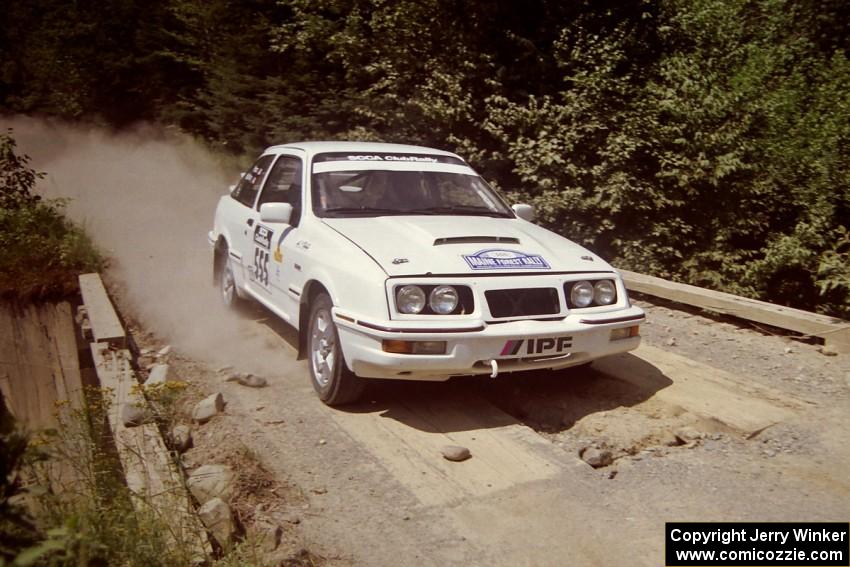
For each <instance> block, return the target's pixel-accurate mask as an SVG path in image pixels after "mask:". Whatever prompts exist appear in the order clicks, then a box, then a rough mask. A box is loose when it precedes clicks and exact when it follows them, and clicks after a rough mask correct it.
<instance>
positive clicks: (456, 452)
mask: <svg viewBox="0 0 850 567" xmlns="http://www.w3.org/2000/svg"><path fill="white" fill-rule="evenodd" d="M440 452H441V453H443V457H444V458H445V459H447V460H449V461H455V462H460V461H465V460H466V459H468V458H470V457H471V456H472V453H470V452H469V449H467V448H466V447H461V446H460V445H446V446H445V447H443V448H442V449H440Z"/></svg>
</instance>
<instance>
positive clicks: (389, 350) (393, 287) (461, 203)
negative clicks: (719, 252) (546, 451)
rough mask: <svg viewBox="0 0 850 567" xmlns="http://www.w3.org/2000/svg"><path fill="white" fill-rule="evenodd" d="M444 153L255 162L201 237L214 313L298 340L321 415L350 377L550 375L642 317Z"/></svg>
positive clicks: (617, 284) (373, 148) (623, 336)
mask: <svg viewBox="0 0 850 567" xmlns="http://www.w3.org/2000/svg"><path fill="white" fill-rule="evenodd" d="M531 221H533V210H532V208H531V207H530V206H528V205H514V206H513V207H512V208H511V207H509V206H508V205H506V204H505V202H504V201H503V200H502V198H501V197H500V196H499V195H498V194H497V193H496V192H495V191H493V190H492V189H491V188H490V187H489V186H488V185H487V183H485V181H484V180H483V179H482V178H481V177H479V175H478V174H477V173H475V171H473V170H472V168H471V167H470V166H469V165H468V164H467V163H466V162H464V161H463V160H462V159H461V158H460V157H458V156H457V155H455V154H452V153H449V152H444V151H440V150H434V149H430V148H424V147H418V146H405V145H396V144H377V143H354V142H305V143H297V144H287V145H281V146H273V147H270V148H268V149H267V150H266V151H265V152H264V153H263V155H262V156H260V158H259V159H258V160H257V161H256V163H254V165H253V166H252V167H251V169H250V170H248V171H247V172H245V173H244V174H243V176H242V179H241V180H240V182H239V183H238V184H237V185H236V186H234V187H233V188H232V189H231V192H230V194H229V195H226V196H224V197H222V198H221V200H220V201H219V203H218V208H217V210H216V213H215V226H214V228H213V230H212V231H211V232H210V233H209V241H210V244H211V246H212V248H213V255H214V260H213V276H214V280H215V282H216V284H217V285H219V286H220V289H221V295H222V297H223V300H224V303H225V304H226V305H228V306H232V305H234V304H235V303H236V302H237V301H238V300H239V299H241V298H252V299H255V300H256V301H259V302H260V303H262V304H263V305H265V306H266V307H267V308H268V309H269V310H271V311H272V312H274V313H276V314H277V315H279V316H280V317H281V318H283V319H284V320H285V321H287V322H289V323H290V324H291V325H292V326H294V327H295V328H296V329H297V330H298V331H299V336H300V351H301V353H302V354H304V355H306V357H307V358H308V359H309V367H310V375H311V376H312V380H313V385H314V386H315V388H316V391H317V392H318V394H319V397H320V398H321V399H322V400H323V401H324V402H325V403H327V404H330V405H335V404H343V403H347V402H351V401H354V400H355V399H356V398H357V397H358V395H359V394H360V393H361V391H362V388H363V380H361V378H395V379H410V380H446V379H448V378H449V377H450V376H459V375H474V374H489V375H492V376H495V375H496V374H498V373H500V372H513V371H517V370H528V369H540V368H544V369H545V368H552V369H557V368H564V367H568V366H576V365H580V364H585V363H589V362H590V361H591V360H593V359H596V358H599V357H602V356H607V355H611V354H615V353H620V352H625V351H628V350H631V349H634V348H636V347H637V346H638V343H639V342H640V336H639V333H638V328H639V327H638V326H639V324H640V323H641V322H642V321H643V320H644V313H643V311H642V310H641V309H640V308H639V307H636V306H633V305H631V303H630V302H629V298H628V295H627V294H626V289H625V287H624V286H623V282H622V280H621V278H620V276H619V274H618V273H617V272H616V271H615V270H614V269H613V268H612V267H611V266H610V265H609V264H607V263H606V262H605V261H603V260H602V259H601V258H599V257H598V256H596V255H595V254H593V253H592V252H589V251H588V250H586V249H584V248H582V247H581V246H578V245H576V244H575V243H573V242H571V241H569V240H567V239H566V238H563V237H561V236H558V235H557V234H554V233H552V232H550V231H548V230H545V229H543V228H540V227H538V226H536V225H535V224H533V223H532V222H531Z"/></svg>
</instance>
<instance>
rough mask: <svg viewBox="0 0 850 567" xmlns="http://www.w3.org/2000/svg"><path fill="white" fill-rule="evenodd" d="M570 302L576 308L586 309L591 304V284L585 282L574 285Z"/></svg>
mask: <svg viewBox="0 0 850 567" xmlns="http://www.w3.org/2000/svg"><path fill="white" fill-rule="evenodd" d="M570 301H571V302H572V304H573V305H575V306H576V307H587V306H588V305H590V304H591V303H593V284H591V283H590V282H589V281H586V280H582V281H580V282H576V283H574V284H573V289H572V291H570Z"/></svg>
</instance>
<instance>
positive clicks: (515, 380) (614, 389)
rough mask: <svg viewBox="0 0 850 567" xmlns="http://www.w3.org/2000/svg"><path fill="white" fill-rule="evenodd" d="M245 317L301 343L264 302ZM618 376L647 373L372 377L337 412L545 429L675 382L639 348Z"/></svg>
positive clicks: (438, 426) (441, 426) (429, 423)
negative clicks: (361, 393) (361, 392)
mask: <svg viewBox="0 0 850 567" xmlns="http://www.w3.org/2000/svg"><path fill="white" fill-rule="evenodd" d="M241 311H242V315H243V316H245V317H246V318H249V319H253V320H254V321H256V322H257V323H258V324H260V325H263V326H265V327H267V328H268V329H270V330H271V331H273V332H274V333H275V334H277V335H278V336H279V337H280V338H281V339H283V340H284V341H286V343H287V344H289V346H291V347H292V348H293V349H296V350H297V348H298V333H297V331H295V329H294V328H293V327H292V326H290V325H289V324H287V323H285V322H284V321H282V320H281V319H280V318H278V317H277V316H276V315H274V314H273V313H271V312H270V311H268V310H267V309H265V308H264V307H262V306H260V305H259V304H257V303H252V304H250V305H246V306H245V307H244V308H243V309H242V310H241ZM609 364H614V365H615V367H616V369H617V374H620V375H626V376H627V375H635V376H640V377H641V380H639V381H637V380H636V381H634V382H627V381H625V380H619V379H617V378H616V377H614V376H611V375H609V374H606V373H603V372H601V371H598V370H594V368H593V367H592V366H590V367H582V368H575V369H569V368H568V369H565V370H557V371H552V370H538V371H531V372H517V373H511V374H502V375H501V376H499V377H498V378H495V379H492V378H489V377H480V376H476V377H471V376H467V377H458V378H452V379H450V380H448V381H446V382H416V381H408V380H370V381H369V385H368V387H367V389H366V392H365V394H364V396H363V400H362V402H360V403H358V404H352V405H349V406H345V407H342V408H336V409H334V410H333V411H343V412H347V413H356V414H370V413H376V414H379V415H380V416H381V417H382V418H386V419H394V420H396V421H398V422H400V423H403V424H405V425H407V426H409V427H412V428H415V429H417V430H420V431H425V432H432V433H451V432H454V431H468V430H473V429H492V428H498V427H504V426H508V425H514V424H517V423H524V424H526V425H528V426H529V427H532V428H533V429H536V430H538V431H545V432H551V433H556V432H560V431H565V430H569V429H570V428H572V427H573V426H574V425H575V423H576V422H578V421H579V420H581V419H582V418H584V417H586V416H588V415H591V414H594V413H598V412H604V411H608V410H611V409H615V408H619V407H631V406H635V405H638V404H640V403H641V402H644V401H646V400H648V399H649V398H651V397H652V396H653V395H654V394H655V393H656V392H658V391H659V390H662V389H664V388H666V387H667V386H669V385H670V384H672V381H671V380H670V379H669V378H668V377H667V376H665V375H664V373H662V372H661V370H659V369H658V368H656V367H655V366H653V365H651V364H649V363H648V362H646V361H644V360H641V359H640V358H638V357H636V356H633V355H631V354H620V355H616V356H614V357H612V358H611V359H610V362H609Z"/></svg>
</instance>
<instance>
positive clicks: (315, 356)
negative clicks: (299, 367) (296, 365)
mask: <svg viewBox="0 0 850 567" xmlns="http://www.w3.org/2000/svg"><path fill="white" fill-rule="evenodd" d="M332 308H333V304H332V303H331V298H330V297H328V296H327V294H325V293H322V294H320V295H319V296H317V297H316V299H315V301H314V302H313V305H312V308H311V309H310V326H309V331H308V332H309V335H308V336H307V347H308V353H309V358H310V378H311V379H312V382H313V388H315V390H316V393H317V394H319V399H321V400H322V401H323V402H325V403H326V404H328V405H329V406H338V405H342V404H348V403H351V402H354V401H356V400H357V398H359V397H360V395H361V394H362V393H363V388H364V386H365V383H364V381H363V380H362V379H361V378H358V377H357V376H355V375H354V373H353V372H351V371H350V370H349V369H348V368H347V367H346V365H345V360H343V358H342V348H340V345H339V334H338V333H337V330H336V325H334V322H333V317H332V315H331V309H332Z"/></svg>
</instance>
